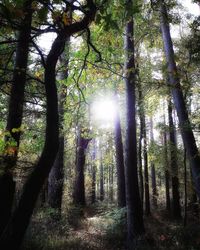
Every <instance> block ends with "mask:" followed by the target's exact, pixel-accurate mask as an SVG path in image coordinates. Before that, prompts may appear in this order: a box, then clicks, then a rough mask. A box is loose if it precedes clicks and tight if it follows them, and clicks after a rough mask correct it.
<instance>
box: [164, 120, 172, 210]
mask: <svg viewBox="0 0 200 250" xmlns="http://www.w3.org/2000/svg"><path fill="white" fill-rule="evenodd" d="M164 126H166V122H165V115H164ZM163 147H164V157H163V159H164V162H163V165H164V170H165V199H166V210H167V211H168V212H169V213H170V210H171V204H170V189H169V187H170V184H169V181H170V177H169V167H168V165H169V161H168V149H167V133H166V129H165V128H164V131H163Z"/></svg>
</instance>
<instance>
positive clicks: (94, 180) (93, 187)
mask: <svg viewBox="0 0 200 250" xmlns="http://www.w3.org/2000/svg"><path fill="white" fill-rule="evenodd" d="M95 201H96V166H92V195H91V203H92V204H93V203H95Z"/></svg>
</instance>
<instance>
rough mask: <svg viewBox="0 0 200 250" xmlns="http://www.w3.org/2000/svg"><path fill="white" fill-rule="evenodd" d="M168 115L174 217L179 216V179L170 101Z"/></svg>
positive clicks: (177, 217) (178, 217)
mask: <svg viewBox="0 0 200 250" xmlns="http://www.w3.org/2000/svg"><path fill="white" fill-rule="evenodd" d="M168 117H169V145H170V165H171V182H172V215H173V218H174V219H180V218H181V206H180V194H179V179H178V163H177V153H176V150H177V145H176V138H175V128H174V122H173V118H172V103H171V100H169V102H168Z"/></svg>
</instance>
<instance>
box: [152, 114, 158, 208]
mask: <svg viewBox="0 0 200 250" xmlns="http://www.w3.org/2000/svg"><path fill="white" fill-rule="evenodd" d="M150 139H151V143H154V133H153V119H152V117H151V118H150ZM151 184H152V203H153V206H154V207H157V195H158V194H157V187H156V170H155V165H154V163H153V162H151Z"/></svg>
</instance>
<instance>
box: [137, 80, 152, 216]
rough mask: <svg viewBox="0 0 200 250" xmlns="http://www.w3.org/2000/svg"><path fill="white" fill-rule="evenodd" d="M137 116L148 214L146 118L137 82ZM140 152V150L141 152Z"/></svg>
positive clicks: (147, 211) (146, 212)
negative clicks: (141, 141) (141, 144)
mask: <svg viewBox="0 0 200 250" xmlns="http://www.w3.org/2000/svg"><path fill="white" fill-rule="evenodd" d="M138 90H139V105H140V109H139V118H140V129H141V133H142V139H143V142H144V143H143V150H141V151H143V159H144V197H145V214H146V215H147V216H148V215H150V213H151V211H150V198H149V171H148V155H147V134H146V119H145V112H144V100H143V95H142V90H141V86H140V83H139V87H138ZM141 153H142V152H141Z"/></svg>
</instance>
